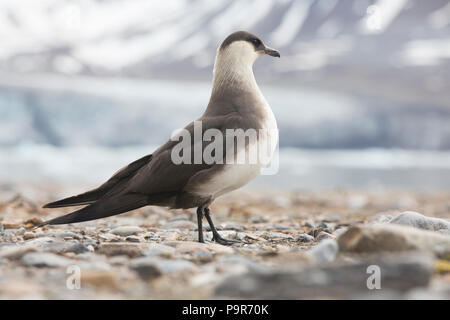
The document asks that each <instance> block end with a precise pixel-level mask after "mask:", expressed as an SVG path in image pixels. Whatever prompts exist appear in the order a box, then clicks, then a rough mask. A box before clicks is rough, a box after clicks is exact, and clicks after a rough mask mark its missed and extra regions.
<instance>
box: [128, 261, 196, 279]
mask: <svg viewBox="0 0 450 320" xmlns="http://www.w3.org/2000/svg"><path fill="white" fill-rule="evenodd" d="M130 266H131V268H132V269H134V270H137V269H141V268H144V269H145V270H146V271H145V272H151V275H152V276H154V275H157V274H158V271H159V273H160V274H164V273H173V272H178V271H185V270H193V269H196V266H195V264H193V263H192V262H189V261H186V260H180V259H178V260H167V259H162V258H157V257H142V258H137V259H134V260H133V261H131V264H130ZM153 268H155V269H153Z"/></svg>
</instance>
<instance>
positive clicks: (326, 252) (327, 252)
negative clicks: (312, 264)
mask: <svg viewBox="0 0 450 320" xmlns="http://www.w3.org/2000/svg"><path fill="white" fill-rule="evenodd" d="M338 253H339V246H338V243H337V242H336V240H333V239H326V240H323V241H322V242H320V243H319V244H318V245H317V246H315V247H314V248H312V249H311V250H309V251H308V254H309V255H310V256H311V257H313V258H314V260H315V261H316V262H317V263H324V262H331V261H334V260H335V259H336V257H337V255H338Z"/></svg>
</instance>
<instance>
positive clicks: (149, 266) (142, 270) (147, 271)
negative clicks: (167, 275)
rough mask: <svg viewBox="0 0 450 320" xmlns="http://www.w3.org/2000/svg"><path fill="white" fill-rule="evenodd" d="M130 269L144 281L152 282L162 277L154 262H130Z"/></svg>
mask: <svg viewBox="0 0 450 320" xmlns="http://www.w3.org/2000/svg"><path fill="white" fill-rule="evenodd" d="M130 268H131V269H132V270H134V271H136V272H137V274H138V275H139V276H140V277H141V278H142V279H144V280H146V281H148V280H152V279H154V278H158V277H160V276H161V275H162V271H161V269H160V268H159V267H158V265H157V264H156V263H155V262H154V260H150V261H149V260H147V259H143V258H139V259H138V260H135V261H132V263H131V265H130Z"/></svg>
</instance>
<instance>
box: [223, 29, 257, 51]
mask: <svg viewBox="0 0 450 320" xmlns="http://www.w3.org/2000/svg"><path fill="white" fill-rule="evenodd" d="M255 40H257V41H255ZM235 41H248V42H252V41H254V42H255V43H256V42H258V41H259V43H262V41H261V39H259V38H258V37H257V36H255V35H254V34H251V33H250V32H247V31H237V32H233V33H232V34H230V35H229V36H228V37H227V38H226V39H225V40H224V41H223V42H222V44H221V45H220V50H222V49H224V48H226V47H228V46H229V45H230V44H232V43H233V42H235Z"/></svg>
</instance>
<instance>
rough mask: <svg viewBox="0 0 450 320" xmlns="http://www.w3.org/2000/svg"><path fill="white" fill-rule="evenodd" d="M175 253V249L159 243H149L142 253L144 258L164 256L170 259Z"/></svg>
mask: <svg viewBox="0 0 450 320" xmlns="http://www.w3.org/2000/svg"><path fill="white" fill-rule="evenodd" d="M174 253H175V248H173V247H170V246H166V245H164V244H161V243H151V244H150V245H149V246H148V248H147V249H146V250H145V251H144V252H143V254H144V256H164V257H171V256H172V255H173V254H174Z"/></svg>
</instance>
